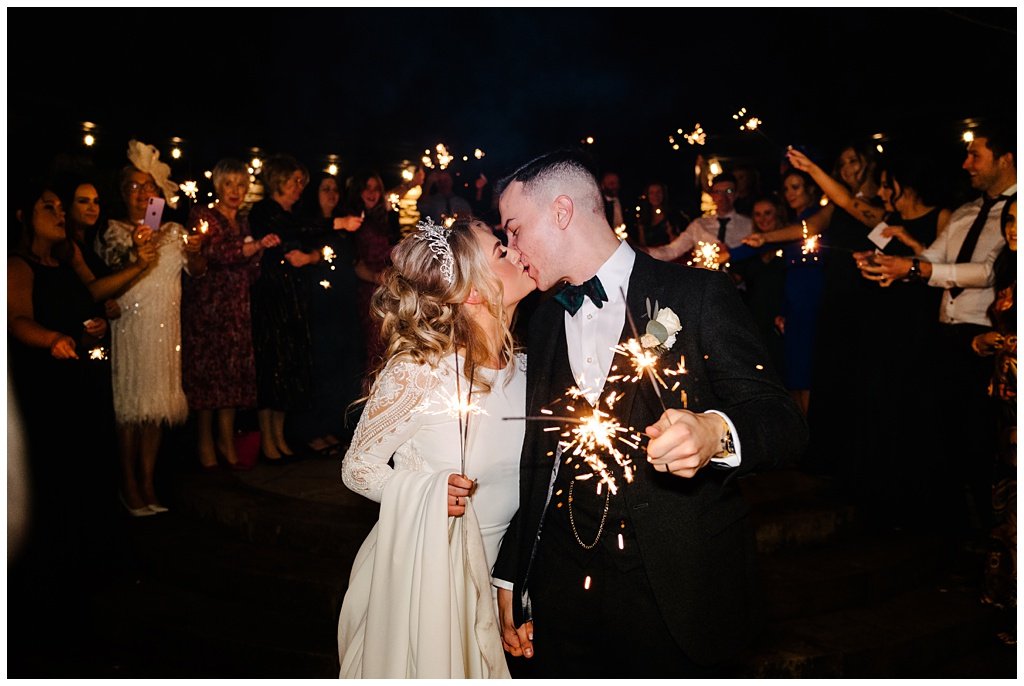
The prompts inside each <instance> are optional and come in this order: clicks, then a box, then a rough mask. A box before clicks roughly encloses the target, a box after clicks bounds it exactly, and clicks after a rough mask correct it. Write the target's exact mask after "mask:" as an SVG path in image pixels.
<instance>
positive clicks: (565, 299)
mask: <svg viewBox="0 0 1024 686" xmlns="http://www.w3.org/2000/svg"><path fill="white" fill-rule="evenodd" d="M584 296H587V297H589V298H590V299H591V301H593V303H594V304H595V305H597V306H598V307H604V304H605V303H606V302H608V294H607V293H605V292H604V286H602V285H601V280H600V279H599V278H597V276H594V277H592V278H591V279H589V280H587V281H584V282H583V283H581V284H580V285H579V286H573V285H572V284H569V285H568V286H566V287H565V288H563V289H562V290H561V291H559V292H558V295H556V296H555V300H557V301H558V304H559V305H561V306H562V307H564V308H565V311H566V312H568V313H569V316H573V315H575V314H576V313H577V312H579V309H580V308H581V307H583V297H584Z"/></svg>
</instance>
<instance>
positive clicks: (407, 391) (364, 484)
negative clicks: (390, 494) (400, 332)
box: [341, 360, 438, 502]
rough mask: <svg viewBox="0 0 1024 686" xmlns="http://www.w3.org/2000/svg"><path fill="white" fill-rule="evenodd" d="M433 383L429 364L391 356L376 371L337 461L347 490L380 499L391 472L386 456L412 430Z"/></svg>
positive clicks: (388, 455)
mask: <svg viewBox="0 0 1024 686" xmlns="http://www.w3.org/2000/svg"><path fill="white" fill-rule="evenodd" d="M437 383H438V380H437V377H436V376H435V374H434V371H433V370H432V369H431V368H430V367H429V366H427V365H423V364H417V363H415V362H411V361H404V360H403V361H394V362H392V363H390V364H388V366H387V367H386V368H385V369H384V371H382V372H381V375H380V377H379V378H378V379H377V382H376V383H375V384H374V387H373V391H372V392H371V394H370V398H369V400H367V402H366V407H364V408H363V414H362V416H361V417H360V418H359V424H357V425H356V430H355V433H354V435H353V436H352V444H351V446H350V447H349V449H348V452H347V453H345V459H344V460H343V461H342V463H341V480H342V481H343V482H344V483H345V485H346V486H348V487H349V489H351V490H352V491H355V492H356V493H358V494H360V495H363V496H365V497H367V498H369V499H370V500H374V501H376V502H380V499H381V494H382V493H383V491H384V486H385V484H387V482H388V480H389V479H390V478H391V476H392V475H393V474H394V471H393V470H392V469H391V467H389V466H388V460H389V459H391V456H392V455H393V454H394V452H395V450H396V449H397V448H398V447H399V446H400V445H402V444H403V443H405V442H406V441H408V440H409V438H411V437H412V436H413V434H415V433H416V430H417V429H418V428H419V426H420V424H421V422H422V415H423V412H422V411H423V410H424V409H425V407H426V406H427V405H428V404H429V403H430V397H431V392H432V391H433V389H434V387H435V386H436V385H437Z"/></svg>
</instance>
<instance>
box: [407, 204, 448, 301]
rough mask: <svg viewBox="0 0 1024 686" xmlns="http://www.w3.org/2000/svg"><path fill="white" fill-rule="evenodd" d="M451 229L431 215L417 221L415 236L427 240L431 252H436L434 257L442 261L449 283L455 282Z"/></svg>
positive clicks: (443, 271) (442, 272) (442, 273)
mask: <svg viewBox="0 0 1024 686" xmlns="http://www.w3.org/2000/svg"><path fill="white" fill-rule="evenodd" d="M450 233H451V230H450V229H446V228H445V227H443V226H439V225H437V224H435V223H434V220H433V219H431V218H430V217H427V218H426V219H424V220H422V221H419V222H416V233H414V234H413V238H415V239H417V240H420V241H426V242H427V245H428V246H429V247H430V252H432V253H434V259H435V260H437V261H438V262H440V263H441V275H442V276H444V278H445V280H446V281H447V282H448V285H449V286H451V285H452V284H454V283H455V255H453V254H452V246H451V245H449V244H448V234H450Z"/></svg>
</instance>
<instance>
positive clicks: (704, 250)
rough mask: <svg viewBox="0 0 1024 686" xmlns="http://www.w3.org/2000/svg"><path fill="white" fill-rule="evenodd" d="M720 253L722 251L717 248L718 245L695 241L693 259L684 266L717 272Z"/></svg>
mask: <svg viewBox="0 0 1024 686" xmlns="http://www.w3.org/2000/svg"><path fill="white" fill-rule="evenodd" d="M721 252H722V249H721V248H719V247H718V243H705V242H704V241H697V247H696V248H694V250H693V259H691V260H690V261H689V262H687V263H686V264H687V265H688V266H696V267H701V268H703V269H712V270H717V269H718V268H719V264H718V256H719V254H720V253H721Z"/></svg>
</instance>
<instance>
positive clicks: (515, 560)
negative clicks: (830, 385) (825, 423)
mask: <svg viewBox="0 0 1024 686" xmlns="http://www.w3.org/2000/svg"><path fill="white" fill-rule="evenodd" d="M501 187H502V188H503V190H502V193H501V197H500V202H499V209H500V211H501V218H502V222H503V224H504V227H505V229H506V231H507V232H508V235H509V241H510V245H512V246H513V247H515V248H516V249H517V250H519V251H520V252H521V260H522V263H523V265H524V266H525V267H526V268H527V269H528V270H529V274H530V276H531V277H532V278H533V279H534V280H535V281H536V282H537V285H538V287H539V288H540V289H541V290H548V289H551V288H552V287H554V286H555V285H557V284H558V283H560V282H563V281H564V282H568V283H569V284H570V286H569V287H566V289H563V292H561V293H559V295H557V296H556V297H555V298H552V299H550V300H548V301H546V302H544V303H542V304H541V305H540V306H539V307H538V309H537V311H536V312H535V313H534V315H533V317H532V319H531V322H530V333H529V346H528V355H529V364H528V371H527V399H526V402H527V408H526V410H527V414H528V415H535V414H538V413H539V410H540V409H541V408H542V407H544V406H545V405H548V404H550V403H551V402H552V401H554V400H555V399H557V398H558V397H559V396H561V395H562V393H564V391H565V389H566V388H568V387H569V386H572V385H578V386H580V387H581V388H583V387H586V388H588V389H590V390H591V391H592V394H591V396H590V399H591V400H596V398H597V397H604V396H606V395H607V394H608V392H609V389H610V388H612V387H615V388H616V389H620V392H623V393H624V395H623V396H622V398H621V399H620V400H619V401H618V402H617V403H616V404H615V406H614V410H613V414H614V416H615V417H616V418H617V419H618V420H619V421H620V422H621V423H622V424H623V425H626V426H632V427H635V428H636V429H637V430H638V431H641V432H644V431H645V432H646V434H647V436H648V437H649V441H648V442H647V447H646V453H644V452H643V448H640V449H639V450H640V452H639V453H638V455H637V456H636V457H635V459H634V466H635V467H636V475H635V478H634V480H633V482H632V483H626V482H625V480H624V479H623V478H622V474H621V472H619V473H618V478H617V482H618V484H619V489H618V492H617V494H616V495H614V496H612V495H610V490H609V489H607V488H605V489H603V492H598V491H597V489H595V488H594V481H595V480H594V479H591V480H586V481H584V480H580V479H578V478H577V477H578V476H580V475H582V474H585V473H586V472H587V471H588V470H587V469H586V468H585V465H580V463H579V460H578V458H574V457H573V456H572V455H571V454H565V455H563V454H562V453H561V450H560V448H559V447H558V441H559V433H560V432H557V431H550V428H551V425H549V424H543V423H540V422H530V423H529V424H528V425H527V431H526V437H525V440H524V444H523V455H522V461H521V470H520V501H519V512H518V514H517V515H516V517H515V519H513V521H512V523H511V525H510V526H509V530H508V532H507V534H506V536H505V539H504V541H503V542H502V548H501V551H500V554H499V556H498V560H497V561H496V563H495V567H494V578H495V580H496V583H497V585H499V586H500V587H502V588H500V589H499V591H498V601H499V602H498V605H499V615H500V617H499V620H500V623H501V629H502V642H503V644H504V645H505V648H506V650H507V651H508V652H509V653H510V654H512V655H524V656H525V657H527V658H530V660H529V663H528V665H529V667H528V668H527V669H528V671H529V672H530V673H531V674H536V675H537V676H545V677H581V676H598V677H608V676H616V675H623V676H646V677H672V676H686V675H707V674H709V671H708V667H713V666H714V665H715V664H716V663H719V662H721V661H722V660H723V659H725V658H727V657H728V656H730V655H733V654H734V653H735V652H736V651H737V650H738V649H739V648H740V647H742V646H743V644H744V643H745V642H746V641H747V640H748V639H749V638H750V637H751V635H752V632H753V631H754V629H755V628H756V626H757V612H756V603H755V602H754V601H755V600H756V598H755V596H756V590H755V583H754V581H755V580H754V568H753V566H754V555H755V548H754V539H753V534H752V531H751V528H750V526H749V524H748V522H747V506H746V504H745V502H744V501H743V499H742V497H741V495H740V493H739V492H738V490H737V488H736V483H735V477H736V476H738V475H740V474H744V473H748V472H750V471H752V470H754V469H757V468H762V467H766V466H774V465H776V464H778V463H780V462H782V461H788V460H791V459H795V458H796V456H797V455H798V454H799V453H800V451H801V450H802V449H803V446H804V444H805V442H806V432H807V430H806V424H805V423H804V420H803V418H802V416H801V414H800V412H799V410H798V409H797V407H796V406H795V404H794V403H793V402H792V401H791V400H790V398H789V395H788V394H787V393H786V391H785V389H784V388H783V387H782V385H781V384H780V383H779V381H778V380H777V378H776V376H775V374H774V372H773V371H772V370H771V369H770V366H771V363H770V362H769V359H768V355H767V353H766V352H765V350H764V348H763V346H762V344H761V342H760V339H759V338H758V334H757V332H756V330H755V328H754V326H753V324H752V322H751V321H750V318H749V315H748V314H747V312H746V310H745V309H744V306H743V304H742V302H741V301H740V299H739V296H738V295H737V294H736V289H735V288H734V287H733V286H732V284H731V283H730V281H729V279H728V277H726V276H725V275H723V274H719V273H715V272H710V271H705V270H699V269H692V268H686V267H681V266H679V265H675V264H670V263H665V262H660V261H658V260H654V259H652V258H650V257H648V256H647V255H645V254H643V253H635V252H633V250H632V249H631V248H630V247H629V245H628V244H626V243H624V242H621V243H620V242H619V240H618V239H617V238H616V237H615V234H614V233H613V232H612V229H611V227H610V226H609V225H608V222H607V220H606V218H605V215H604V211H603V203H602V197H601V194H600V191H599V188H598V185H597V181H596V179H595V177H594V175H593V173H592V172H591V171H590V169H589V167H588V165H587V163H586V162H585V160H584V159H582V158H581V157H579V156H577V155H576V154H575V153H573V152H556V153H550V154H548V155H545V156H542V157H540V158H537V159H535V160H533V161H531V162H529V163H527V164H526V165H524V166H523V167H521V168H520V169H518V170H517V171H515V172H513V173H512V174H511V175H510V176H509V177H508V178H507V179H506V181H505V182H504V183H503V184H501ZM595 276H596V277H597V279H598V280H599V281H600V282H601V283H600V284H597V283H595V282H594V279H593V278H592V277H595ZM573 284H582V285H583V288H582V290H578V289H577V288H576V287H575V286H572V285H573ZM623 293H625V297H623ZM648 300H649V301H650V303H652V304H653V303H655V302H657V304H658V305H659V306H660V307H661V308H662V310H663V311H662V316H660V317H657V319H658V320H659V321H660V322H661V323H663V324H664V325H665V328H664V329H663V330H661V331H660V332H658V333H660V334H661V336H660V339H659V340H661V346H660V348H659V349H660V350H661V358H660V361H659V368H661V369H663V370H664V369H672V368H676V367H677V366H678V365H679V363H680V361H683V360H685V364H686V369H687V370H688V371H687V374H686V375H684V376H681V377H676V378H679V379H682V385H681V389H682V390H683V391H685V395H684V394H683V393H680V392H679V391H678V390H677V391H675V392H672V393H670V392H669V391H668V390H663V391H662V394H663V397H664V402H665V404H666V406H667V407H668V408H669V409H667V410H665V411H663V409H662V405H661V402H660V401H659V399H658V396H657V395H656V394H655V392H654V389H653V387H652V385H651V384H650V383H648V381H647V380H646V379H644V380H642V381H641V382H640V383H633V384H625V385H621V384H620V383H619V382H608V383H606V381H607V377H608V375H609V374H612V373H613V372H612V371H611V368H612V366H613V365H615V364H618V365H619V366H620V369H621V368H623V367H625V366H627V363H626V361H625V360H624V358H622V357H619V358H617V359H616V360H614V361H613V360H612V356H613V353H612V352H611V350H610V349H611V348H612V347H613V346H614V345H615V344H616V343H619V342H620V341H623V340H626V339H628V338H631V337H633V334H632V331H631V327H630V324H629V322H628V320H627V317H626V311H627V308H628V310H629V312H630V313H632V317H633V319H634V320H635V321H636V325H637V327H638V328H639V329H640V330H641V332H643V331H645V330H646V331H650V330H651V329H648V328H647V325H648V322H647V321H646V316H642V314H643V315H646V313H647V309H648V308H647V306H646V302H647V301H648ZM563 303H564V304H565V307H564V309H563ZM665 309H668V310H671V314H672V315H674V316H675V317H677V321H676V320H674V319H673V317H672V316H670V315H669V314H668V313H665V312H664V310H665ZM654 328H655V329H657V327H654ZM673 333H674V334H675V335H669V336H666V335H665V334H673ZM619 373H621V372H619ZM670 387H671V385H670ZM578 402H579V403H580V404H582V402H583V401H582V400H580V401H578ZM684 408H686V409H684ZM545 429H549V430H545ZM510 582H511V583H510ZM509 587H511V588H509Z"/></svg>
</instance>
